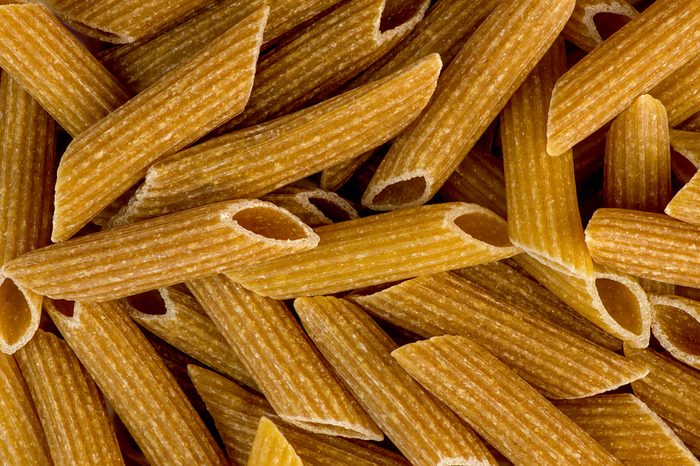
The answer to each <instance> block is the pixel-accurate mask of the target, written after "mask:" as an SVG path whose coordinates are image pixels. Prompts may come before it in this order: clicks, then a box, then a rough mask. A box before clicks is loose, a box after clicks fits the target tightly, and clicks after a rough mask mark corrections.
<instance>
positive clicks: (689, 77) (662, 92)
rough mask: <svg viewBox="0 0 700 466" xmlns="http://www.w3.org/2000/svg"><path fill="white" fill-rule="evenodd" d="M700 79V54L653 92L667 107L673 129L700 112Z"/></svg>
mask: <svg viewBox="0 0 700 466" xmlns="http://www.w3.org/2000/svg"><path fill="white" fill-rule="evenodd" d="M698 79H700V54H698V55H697V56H696V57H695V58H693V59H692V60H690V61H689V62H688V63H686V64H685V65H684V66H682V67H680V68H679V69H678V70H677V71H675V72H674V73H673V74H671V76H669V77H668V78H666V79H664V80H663V81H662V82H661V83H660V84H659V85H657V86H656V87H655V88H654V89H652V90H651V92H650V93H651V95H652V96H654V97H656V98H657V99H659V100H660V101H661V103H662V104H663V105H664V107H666V111H667V112H668V122H669V124H670V125H671V127H676V126H679V125H680V124H681V123H683V122H684V121H685V120H687V119H689V118H690V117H692V116H693V115H694V114H696V113H697V112H700V87H699V86H698V85H697V81H698Z"/></svg>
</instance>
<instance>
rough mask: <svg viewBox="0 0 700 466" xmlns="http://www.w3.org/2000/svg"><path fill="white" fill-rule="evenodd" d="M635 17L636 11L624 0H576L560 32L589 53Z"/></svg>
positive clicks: (637, 14)
mask: <svg viewBox="0 0 700 466" xmlns="http://www.w3.org/2000/svg"><path fill="white" fill-rule="evenodd" d="M637 16H639V13H638V12H637V10H635V9H634V7H633V6H632V5H630V4H629V2H627V1H626V0H576V8H574V12H573V13H571V18H569V21H568V22H567V23H566V26H565V27H564V30H563V31H562V32H563V34H564V36H565V37H566V38H567V39H569V40H570V41H571V42H573V43H574V44H576V45H577V46H578V47H580V48H582V49H583V50H585V51H587V52H590V51H591V50H593V49H594V48H596V47H597V46H598V45H600V44H601V43H602V42H603V41H604V40H605V39H607V38H608V37H609V36H611V35H612V34H613V33H614V32H615V31H617V30H618V29H619V28H621V27H622V26H624V25H625V24H627V23H628V22H630V20H632V19H633V18H636V17H637Z"/></svg>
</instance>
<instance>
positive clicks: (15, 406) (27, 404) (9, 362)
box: [0, 353, 51, 466]
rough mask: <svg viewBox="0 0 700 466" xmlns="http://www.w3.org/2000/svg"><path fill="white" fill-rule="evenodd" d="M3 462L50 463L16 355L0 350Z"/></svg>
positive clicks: (0, 448)
mask: <svg viewBox="0 0 700 466" xmlns="http://www.w3.org/2000/svg"><path fill="white" fill-rule="evenodd" d="M0 412H1V413H2V416H0V438H2V442H0V462H2V464H3V465H7V466H25V465H50V464H51V456H50V455H49V447H48V445H47V444H46V439H45V438H44V432H43V430H42V429H41V424H40V423H39V419H37V416H36V412H35V411H34V405H33V404H32V397H31V394H30V393H29V389H28V388H27V385H26V384H25V382H24V379H23V378H22V373H21V372H20V371H19V367H17V363H16V362H15V358H14V357H12V356H9V355H7V354H3V353H0Z"/></svg>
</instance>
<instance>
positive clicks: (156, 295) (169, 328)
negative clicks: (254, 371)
mask: <svg viewBox="0 0 700 466" xmlns="http://www.w3.org/2000/svg"><path fill="white" fill-rule="evenodd" d="M126 301H127V303H128V304H129V306H128V308H127V309H128V311H129V315H130V316H131V318H132V319H134V320H135V321H136V323H138V324H139V325H140V326H142V327H144V328H145V329H147V330H148V331H149V332H151V333H153V334H154V335H155V336H157V337H159V338H162V339H163V340H165V341H167V342H168V343H170V344H171V345H173V346H174V347H176V348H178V349H179V350H180V351H182V352H183V353H186V354H189V355H190V356H192V357H193V358H195V359H197V360H198V361H201V362H202V363H203V364H206V365H207V366H209V367H211V368H212V369H215V370H217V371H218V372H221V373H222V374H225V375H227V376H229V377H231V378H233V379H234V380H238V381H240V382H241V383H243V384H245V385H246V386H248V387H251V388H253V389H255V390H258V388H257V385H256V383H255V381H254V380H253V378H252V377H251V376H250V374H249V373H248V371H247V370H246V369H245V367H244V366H243V363H242V362H241V360H240V359H238V356H236V353H235V352H234V351H233V349H231V347H230V346H229V344H228V343H227V342H226V339H225V338H224V337H223V335H221V333H220V332H219V331H218V330H217V329H216V326H215V325H214V323H213V322H212V321H211V319H209V318H208V317H207V315H206V313H205V312H204V309H202V307H201V306H200V305H199V303H198V302H197V300H196V299H194V298H193V297H192V296H190V295H189V294H187V293H183V292H182V291H179V290H177V289H176V288H174V287H168V288H161V289H159V290H158V291H149V292H146V293H143V294H138V295H134V296H130V297H128V298H126Z"/></svg>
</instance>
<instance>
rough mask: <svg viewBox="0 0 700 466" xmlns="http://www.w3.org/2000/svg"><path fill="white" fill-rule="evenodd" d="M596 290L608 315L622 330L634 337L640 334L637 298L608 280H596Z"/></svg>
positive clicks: (621, 286)
mask: <svg viewBox="0 0 700 466" xmlns="http://www.w3.org/2000/svg"><path fill="white" fill-rule="evenodd" d="M595 286H596V290H598V295H599V296H600V300H601V301H602V302H603V306H605V309H606V310H607V311H608V314H610V316H611V317H612V318H613V319H615V322H617V323H618V324H620V326H621V327H622V328H624V329H625V330H628V331H630V332H632V333H633V334H635V335H639V334H641V333H642V313H641V309H640V308H639V301H638V300H637V297H636V296H635V295H634V293H632V291H630V289H629V288H627V287H626V286H625V285H623V284H622V283H620V282H617V281H615V280H611V279H609V278H597V279H596V281H595Z"/></svg>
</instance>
